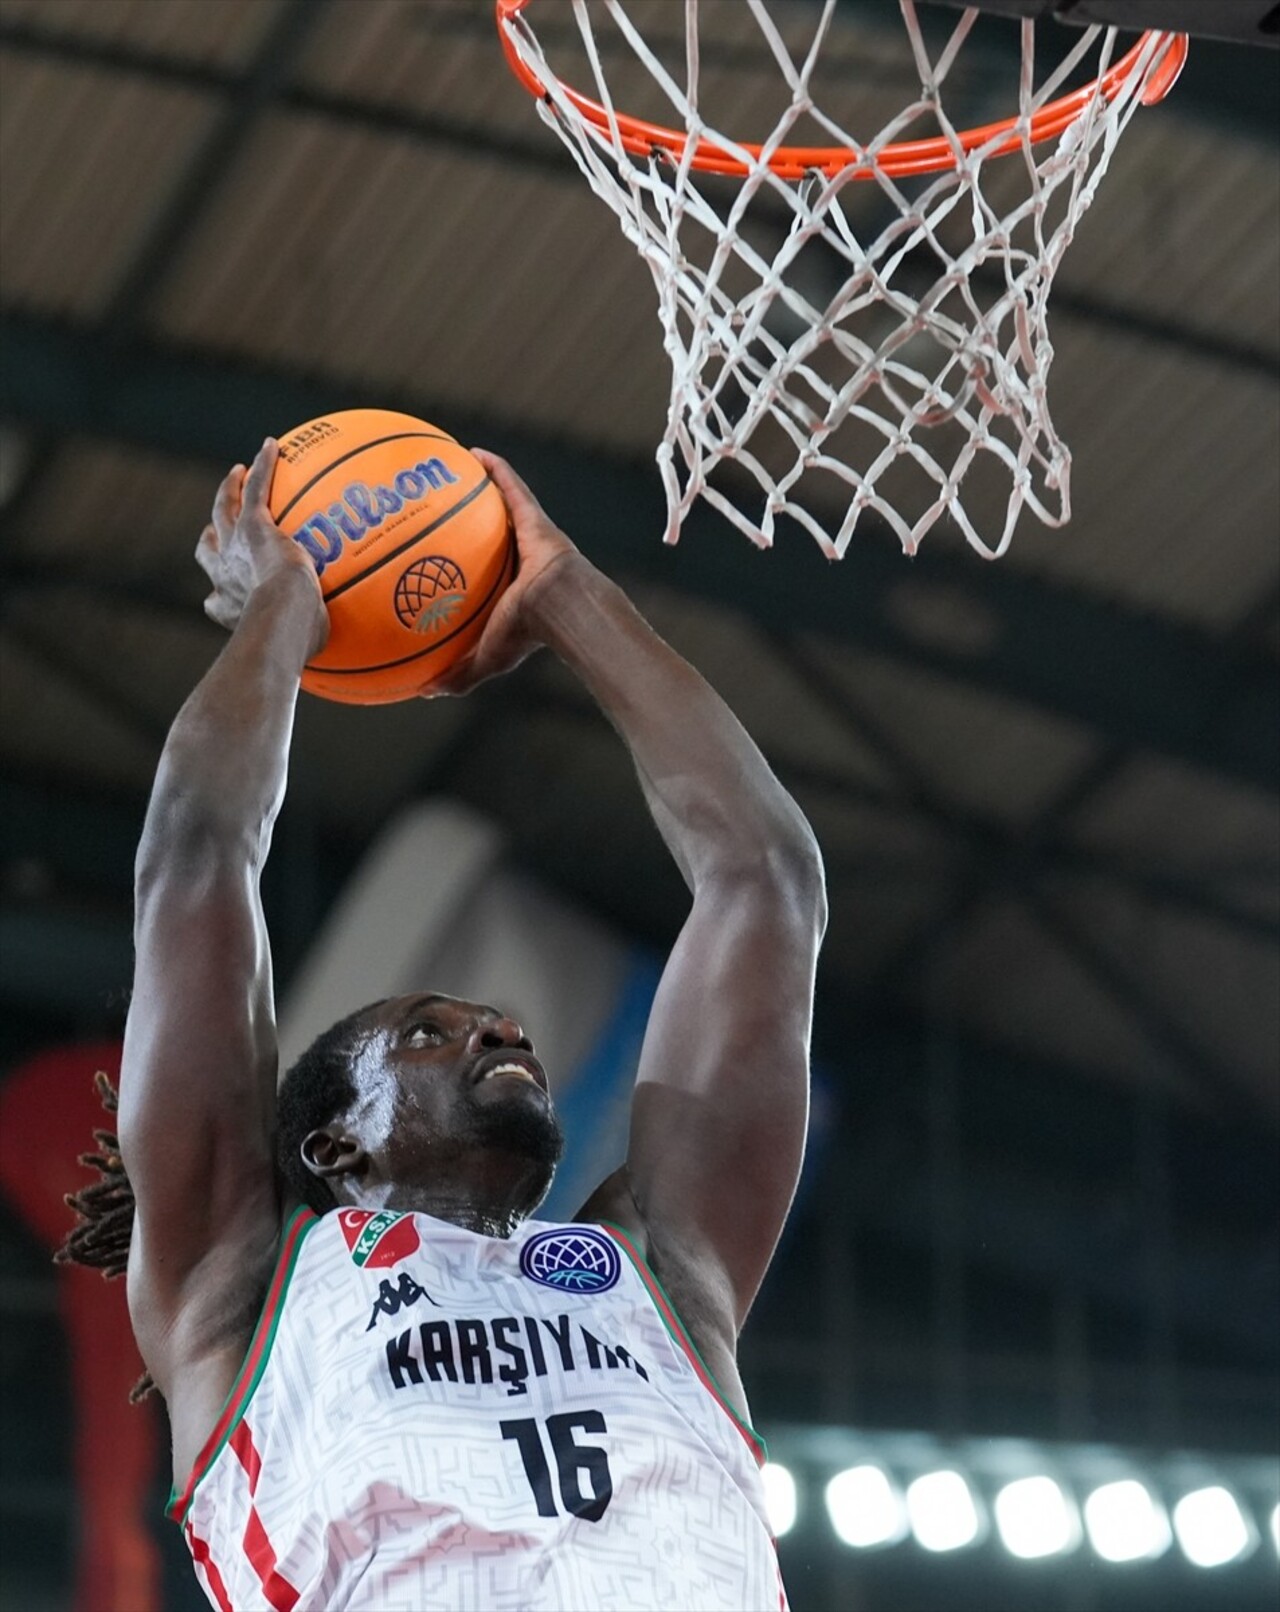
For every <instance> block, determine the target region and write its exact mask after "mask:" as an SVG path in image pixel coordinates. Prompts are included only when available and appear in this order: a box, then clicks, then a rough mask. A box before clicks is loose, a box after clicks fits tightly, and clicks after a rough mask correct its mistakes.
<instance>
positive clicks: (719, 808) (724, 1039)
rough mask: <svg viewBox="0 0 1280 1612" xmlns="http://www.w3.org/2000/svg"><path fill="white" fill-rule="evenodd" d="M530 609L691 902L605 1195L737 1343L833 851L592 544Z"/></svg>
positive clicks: (721, 1332) (792, 1151)
mask: <svg viewBox="0 0 1280 1612" xmlns="http://www.w3.org/2000/svg"><path fill="white" fill-rule="evenodd" d="M486 463H487V464H488V465H489V467H490V470H491V473H492V474H493V476H494V479H495V481H496V482H497V483H498V486H499V487H500V488H501V490H502V492H503V494H504V496H505V497H506V499H507V501H508V504H509V505H510V507H511V509H512V513H513V516H514V518H515V523H516V529H517V534H518V536H519V537H520V540H521V547H522V553H523V551H524V546H525V543H526V529H531V528H536V527H538V526H539V525H540V524H545V525H548V526H549V525H550V522H549V521H548V520H547V517H546V516H545V515H544V514H543V512H542V511H541V510H540V509H539V507H538V506H537V504H536V502H535V501H534V500H533V498H532V495H531V494H530V492H529V490H528V488H527V487H525V486H524V484H523V483H522V482H521V481H520V480H519V478H518V477H516V476H515V475H514V473H513V472H512V471H511V469H510V467H509V466H507V465H505V464H503V463H502V461H501V460H497V459H494V458H492V457H490V456H486ZM524 615H525V618H526V621H527V622H528V623H530V624H531V626H530V627H529V629H528V630H531V631H533V632H535V633H536V635H537V636H538V637H539V638H540V639H541V640H542V641H544V642H545V643H547V644H549V645H550V647H551V648H553V649H554V650H555V652H556V653H557V654H558V655H559V656H560V657H561V658H562V659H563V660H564V661H566V662H567V664H568V665H569V666H570V667H571V668H572V669H573V670H574V671H575V672H576V673H577V674H578V676H579V677H580V678H581V679H582V681H583V682H584V683H585V684H586V686H587V688H588V689H589V690H590V691H591V693H592V695H593V696H594V697H595V699H596V700H597V701H598V703H599V705H600V706H601V708H602V710H603V711H604V712H605V714H606V715H607V716H608V717H609V719H610V720H611V721H612V723H613V724H614V726H615V727H616V728H617V729H618V731H619V733H620V734H621V735H622V737H623V739H624V740H625V741H626V743H627V745H628V747H629V749H630V751H631V754H632V757H633V759H634V761H635V764H636V769H637V771H638V773H639V776H640V782H641V784H642V786H643V788H644V792H645V795H646V798H647V800H648V802H649V805H650V808H651V810H652V812H653V815H654V818H655V820H656V822H657V825H658V828H659V830H660V831H661V833H662V835H663V838H664V839H665V841H666V843H667V846H668V848H669V849H670V851H671V853H672V855H673V856H674V857H675V859H676V862H677V863H678V864H679V867H680V870H681V872H682V873H683V875H684V877H685V881H686V883H687V884H688V885H689V889H690V892H691V894H692V897H693V905H692V909H691V911H690V914H689V917H688V919H687V921H686V923H685V925H684V928H683V930H682V932H681V934H680V937H679V939H678V941H677V943H676V946H675V948H674V950H673V952H672V954H671V958H670V960H669V962H668V964H667V967H666V970H665V972H664V975H663V978H662V982H661V985H660V987H659V991H658V995H657V999H656V1001H655V1004H654V1009H653V1014H652V1016H651V1019H650V1023H649V1028H648V1033H647V1035H646V1038H645V1043H644V1050H643V1054H642V1057H641V1064H640V1070H639V1078H638V1084H637V1090H636V1095H635V1100H634V1104H633V1109H632V1122H631V1137H630V1145H629V1151H628V1157H627V1165H626V1172H625V1177H624V1178H623V1179H622V1180H620V1181H617V1182H615V1183H613V1184H612V1185H607V1186H606V1188H605V1189H604V1190H603V1192H602V1194H599V1195H597V1197H596V1198H594V1199H593V1200H592V1204H591V1206H590V1208H591V1210H592V1212H595V1213H599V1214H600V1215H601V1217H602V1218H614V1219H618V1218H622V1219H624V1220H625V1221H627V1222H629V1223H631V1224H633V1225H635V1224H637V1222H638V1225H639V1229H640V1230H641V1232H642V1234H643V1239H644V1242H645V1244H646V1247H647V1249H648V1252H649V1257H650V1260H651V1262H652V1263H653V1264H654V1265H655V1266H656V1267H657V1268H658V1274H659V1275H660V1276H663V1275H664V1274H665V1277H666V1278H667V1279H669V1282H670V1284H671V1285H672V1286H673V1287H674V1288H678V1289H679V1290H680V1292H681V1294H682V1296H683V1297H684V1299H685V1302H686V1304H688V1305H690V1306H691V1307H694V1308H696V1309H697V1311H698V1313H699V1318H700V1322H699V1324H698V1327H697V1330H698V1331H700V1332H701V1333H702V1337H703V1338H704V1339H707V1338H709V1337H715V1338H718V1339H720V1340H721V1341H723V1342H724V1343H725V1344H726V1346H727V1347H728V1348H730V1349H731V1347H732V1342H733V1339H734V1338H735V1337H736V1333H737V1329H738V1327H739V1326H740V1325H741V1322H742V1320H743V1318H744V1317H745V1315H746V1312H747V1309H748V1307H749V1306H750V1304H751V1301H752V1299H753V1297H754V1296H755V1293H756V1290H757V1288H758V1287H759V1285H760V1282H761V1279H762V1278H763V1276H764V1273H765V1270H766V1268H767V1266H768V1263H769V1258H770V1256H771V1254H772V1252H773V1248H774V1245H775V1243H776V1242H777V1239H778V1234H779V1232H780V1230H781V1228H782V1223H783V1220H784V1219H785V1216H786V1213H787V1209H788V1207H789V1205H790V1202H791V1198H792V1194H793V1192H794V1190H795V1184H796V1179H797V1176H798V1174H799V1169H800V1163H801V1157H802V1153H803V1146H804V1136H805V1128H806V1120H807V1112H808V1062H809V1031H810V1022H811V1017H812V1006H813V984H814V970H815V963H816V958H817V952H818V947H819V944H820V941H821V938H822V933H823V930H824V927H825V923H826V901H825V892H824V884H823V872H822V862H821V857H820V855H819V852H818V847H817V844H816V842H815V840H814V837H813V834H812V832H811V830H810V828H809V825H808V823H807V822H806V821H805V819H804V817H803V816H802V814H801V812H800V810H799V808H798V807H797V806H796V804H795V802H794V801H793V800H792V798H791V797H790V795H789V794H788V793H787V792H786V791H785V790H784V789H783V788H782V786H781V784H779V782H778V780H777V779H776V778H775V777H774V775H773V773H772V772H771V771H770V769H769V767H768V765H767V764H766V762H765V760H764V758H763V757H762V756H761V754H760V752H759V750H758V749H757V748H756V746H755V744H754V743H753V742H752V740H751V739H750V738H749V736H748V735H747V733H746V732H745V730H744V729H743V728H742V726H741V724H740V723H739V722H738V721H737V719H736V718H735V717H734V715H733V713H732V712H731V711H730V710H729V709H728V707H727V706H726V705H725V704H724V702H723V700H721V699H720V697H719V696H718V695H717V694H716V693H715V692H714V691H713V690H712V689H711V688H710V687H709V686H708V685H707V683H706V682H705V681H704V680H703V678H702V677H701V676H699V674H698V673H697V672H696V671H695V670H694V669H693V668H692V667H691V666H689V665H688V663H687V662H685V661H684V660H683V659H681V657H680V656H679V655H677V654H676V653H675V651H674V650H672V649H671V648H670V647H669V646H668V645H666V644H665V643H663V641H662V640H661V639H660V638H659V637H658V636H657V634H656V633H654V632H653V631H652V630H651V629H650V628H649V627H648V626H647V625H646V623H645V622H644V621H643V620H642V619H641V617H640V616H639V615H638V614H637V613H636V611H635V610H634V609H633V608H632V607H631V605H630V604H629V603H628V601H627V600H626V598H625V597H624V595H623V594H622V593H621V591H620V590H619V589H618V588H617V587H616V586H614V584H613V583H611V582H610V581H609V580H608V579H607V578H605V577H603V576H602V575H601V574H600V573H599V572H598V571H596V570H595V569H594V568H593V567H591V566H590V565H589V564H588V563H587V562H586V561H585V560H584V559H583V558H582V557H581V556H580V555H576V554H575V555H571V556H569V557H567V558H566V559H564V560H563V561H562V562H561V563H560V564H559V565H558V566H557V567H556V568H555V569H554V570H552V571H551V572H549V573H548V574H547V575H546V576H545V577H544V578H543V579H542V581H541V583H540V585H539V587H538V588H537V589H536V591H531V592H530V594H529V596H528V598H527V600H526V601H525V602H524ZM686 1319H689V1320H690V1324H691V1325H693V1324H694V1323H693V1320H692V1318H691V1317H687V1318H686ZM719 1352H720V1351H719V1350H717V1353H719Z"/></svg>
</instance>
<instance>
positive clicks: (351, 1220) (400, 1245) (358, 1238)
mask: <svg viewBox="0 0 1280 1612" xmlns="http://www.w3.org/2000/svg"><path fill="white" fill-rule="evenodd" d="M338 1224H339V1226H341V1227H342V1235H343V1237H344V1238H345V1239H346V1243H347V1247H348V1248H349V1249H350V1251H351V1259H352V1262H353V1263H354V1264H356V1265H360V1266H368V1267H369V1268H370V1269H371V1270H384V1269H386V1268H387V1267H388V1266H391V1265H398V1264H399V1263H400V1261H401V1260H402V1259H407V1258H408V1257H409V1255H410V1254H416V1253H417V1251H418V1247H419V1242H418V1228H417V1227H416V1226H415V1225H414V1223H413V1216H412V1215H411V1214H398V1213H395V1212H394V1211H392V1210H390V1209H380V1210H379V1211H378V1212H377V1213H376V1214H375V1213H374V1211H373V1210H372V1209H343V1210H342V1211H341V1212H340V1213H339V1215H338Z"/></svg>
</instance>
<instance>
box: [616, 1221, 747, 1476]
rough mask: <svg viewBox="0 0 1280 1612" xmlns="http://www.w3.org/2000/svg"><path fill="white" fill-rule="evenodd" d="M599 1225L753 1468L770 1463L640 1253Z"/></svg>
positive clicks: (618, 1233)
mask: <svg viewBox="0 0 1280 1612" xmlns="http://www.w3.org/2000/svg"><path fill="white" fill-rule="evenodd" d="M599 1224H600V1225H601V1226H602V1227H603V1228H604V1230H605V1231H607V1232H608V1233H609V1235H610V1236H611V1237H612V1238H613V1240H614V1242H615V1243H617V1244H618V1246H619V1247H620V1248H621V1249H622V1251H623V1253H625V1254H626V1256H627V1258H628V1259H629V1260H630V1261H631V1263H632V1265H633V1266H634V1267H635V1271H636V1275H637V1276H638V1277H639V1278H640V1280H641V1281H642V1282H643V1283H644V1286H645V1290H646V1292H647V1293H648V1295H649V1297H650V1298H651V1299H652V1300H653V1304H654V1308H655V1309H656V1310H657V1312H658V1314H659V1316H660V1317H661V1319H662V1324H663V1325H664V1326H665V1327H666V1329H667V1331H668V1332H669V1333H670V1334H671V1338H672V1340H673V1342H674V1343H675V1344H676V1345H677V1347H678V1348H680V1349H682V1350H683V1351H684V1353H685V1354H686V1355H687V1356H688V1357H689V1364H690V1365H691V1366H692V1367H693V1370H694V1374H695V1375H696V1377H697V1378H698V1380H699V1382H700V1383H701V1384H702V1386H703V1387H704V1388H705V1389H706V1390H707V1392H708V1393H709V1394H710V1395H711V1397H712V1399H714V1400H715V1402H716V1404H717V1405H719V1407H720V1409H721V1410H722V1411H723V1412H724V1413H725V1415H726V1416H727V1417H728V1418H729V1420H730V1421H731V1422H732V1423H733V1425H734V1426H735V1427H736V1428H737V1430H738V1432H739V1433H741V1434H742V1437H743V1438H744V1439H745V1440H746V1442H747V1447H748V1448H749V1449H750V1451H751V1454H752V1455H753V1456H754V1457H755V1462H756V1465H757V1466H763V1465H764V1464H765V1462H766V1461H767V1460H768V1459H769V1449H768V1446H767V1445H766V1444H765V1441H764V1439H763V1438H762V1437H761V1435H760V1434H759V1433H757V1432H756V1430H755V1428H754V1427H752V1426H751V1425H750V1424H749V1423H747V1422H744V1421H743V1419H742V1417H741V1416H739V1415H738V1413H737V1411H736V1410H734V1408H733V1406H732V1405H731V1404H730V1403H729V1401H728V1400H727V1399H726V1398H725V1395H724V1393H723V1391H722V1390H721V1387H720V1384H719V1383H718V1382H717V1381H716V1380H715V1378H714V1377H713V1376H712V1375H711V1373H710V1371H709V1370H708V1369H707V1364H706V1361H704V1360H703V1358H702V1356H701V1355H700V1354H699V1353H698V1346H697V1344H696V1343H694V1341H693V1339H692V1338H691V1337H690V1336H689V1334H688V1332H687V1331H686V1330H685V1325H684V1322H683V1321H681V1319H680V1317H679V1315H678V1314H677V1313H676V1307H675V1305H674V1304H672V1302H671V1300H670V1299H669V1298H668V1297H667V1294H666V1290H665V1288H664V1287H663V1285H662V1283H661V1282H660V1281H659V1280H658V1278H657V1277H656V1276H655V1275H654V1274H653V1272H652V1271H651V1270H650V1269H649V1266H648V1263H647V1261H646V1260H645V1258H644V1255H643V1254H641V1253H640V1251H639V1249H638V1248H637V1247H636V1246H635V1244H634V1243H633V1242H632V1241H631V1239H630V1237H628V1235H627V1233H626V1232H625V1231H623V1230H622V1228H621V1226H615V1225H614V1224H613V1222H612V1221H610V1220H602V1221H600V1222H599Z"/></svg>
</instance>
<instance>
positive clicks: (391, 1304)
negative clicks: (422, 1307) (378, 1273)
mask: <svg viewBox="0 0 1280 1612" xmlns="http://www.w3.org/2000/svg"><path fill="white" fill-rule="evenodd" d="M419 1299H426V1301H427V1303H428V1304H435V1306H436V1309H437V1310H438V1309H439V1308H440V1306H439V1304H436V1301H435V1299H433V1298H432V1297H431V1295H430V1293H428V1292H427V1290H426V1288H425V1287H423V1286H422V1285H421V1283H419V1282H415V1281H414V1279H413V1277H412V1276H410V1275H409V1273H408V1271H401V1272H400V1280H399V1281H398V1282H397V1283H396V1285H395V1286H394V1287H392V1285H391V1283H390V1282H389V1281H388V1280H387V1278H386V1277H385V1276H384V1277H383V1278H382V1280H381V1281H380V1282H379V1283H378V1296H377V1298H376V1299H374V1301H373V1314H372V1315H371V1316H370V1317H369V1325H368V1326H367V1327H366V1328H365V1331H366V1332H372V1331H373V1329H374V1327H375V1326H376V1325H377V1322H378V1317H379V1316H380V1315H399V1314H400V1312H401V1310H407V1309H408V1308H409V1306H410V1305H411V1304H416V1303H417V1302H418V1300H419Z"/></svg>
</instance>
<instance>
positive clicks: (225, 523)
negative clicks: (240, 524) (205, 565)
mask: <svg viewBox="0 0 1280 1612" xmlns="http://www.w3.org/2000/svg"><path fill="white" fill-rule="evenodd" d="M243 486H244V466H243V465H238V464H237V465H232V467H231V469H230V470H228V471H227V473H226V475H225V476H224V477H223V478H222V480H221V482H219V484H218V491H217V494H216V495H215V497H214V500H213V526H214V529H215V531H216V532H217V534H218V537H219V538H220V539H221V541H222V542H224V543H225V542H226V541H227V539H228V538H229V537H230V536H231V529H232V527H233V526H234V525H235V523H236V517H237V516H238V515H239V513H240V494H241V489H242V488H243Z"/></svg>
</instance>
